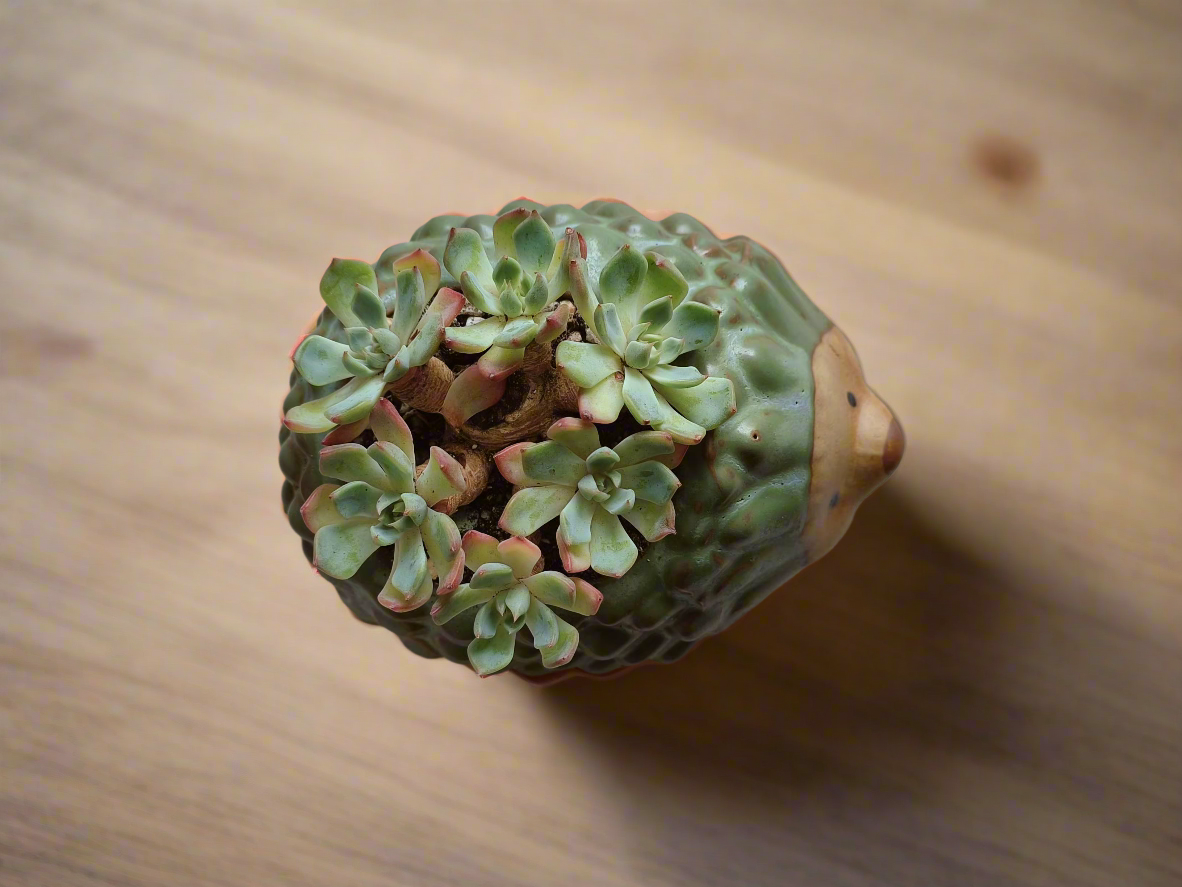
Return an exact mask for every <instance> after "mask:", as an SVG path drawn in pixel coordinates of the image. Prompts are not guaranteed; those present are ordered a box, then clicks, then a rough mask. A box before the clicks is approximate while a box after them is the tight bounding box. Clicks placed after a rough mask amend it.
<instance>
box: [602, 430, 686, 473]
mask: <svg viewBox="0 0 1182 887" xmlns="http://www.w3.org/2000/svg"><path fill="white" fill-rule="evenodd" d="M674 448H675V447H674V444H673V438H671V437H670V436H669V435H668V434H666V433H665V432H663V431H638V432H636V434H629V435H628V436H627V437H626V438H624V439H623V440H622V441H620V442H619V443H618V444H616V445H615V448H614V449H615V451H616V455H617V456H619V457H620V461H619V464H618V465H617V467H618V468H624V467H626V466H628V465H635V464H636V463H637V462H646V461H648V460H649V459H653V458H656V457H657V456H666V455H669V454H670V453H672V452H673V451H674Z"/></svg>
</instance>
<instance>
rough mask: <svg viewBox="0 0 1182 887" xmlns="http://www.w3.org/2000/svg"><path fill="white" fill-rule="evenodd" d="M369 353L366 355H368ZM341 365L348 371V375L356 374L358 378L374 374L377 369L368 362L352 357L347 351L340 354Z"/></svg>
mask: <svg viewBox="0 0 1182 887" xmlns="http://www.w3.org/2000/svg"><path fill="white" fill-rule="evenodd" d="M368 356H369V355H367V357H368ZM341 366H343V367H344V368H345V370H346V371H348V373H349V375H350V376H358V377H360V378H367V377H369V376H376V375H377V374H378V370H377V369H376V368H374V367H371V366H370V365H369V364H368V363H365V362H362V361H360V360H358V359H357V358H356V357H354V356H353V355H352V354H350V353H349V352H347V351H346V352H345V353H344V354H342V355H341Z"/></svg>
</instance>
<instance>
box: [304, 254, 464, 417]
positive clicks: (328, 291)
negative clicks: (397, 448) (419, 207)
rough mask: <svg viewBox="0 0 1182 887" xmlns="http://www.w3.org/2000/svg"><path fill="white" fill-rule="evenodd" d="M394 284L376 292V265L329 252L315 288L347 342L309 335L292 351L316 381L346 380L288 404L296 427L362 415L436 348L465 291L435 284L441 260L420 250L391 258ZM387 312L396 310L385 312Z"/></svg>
mask: <svg viewBox="0 0 1182 887" xmlns="http://www.w3.org/2000/svg"><path fill="white" fill-rule="evenodd" d="M394 271H395V274H396V277H395V286H394V287H393V288H392V289H391V290H390V292H388V293H386V295H385V297H382V296H379V295H378V283H377V278H376V276H375V274H374V270H373V267H372V266H370V265H368V264H366V263H365V262H359V261H355V260H352V259H334V260H333V261H332V264H330V265H329V267H328V270H327V271H325V272H324V277H323V278H321V280H320V295H321V297H322V298H323V299H324V302H325V304H326V305H327V306H328V308H329V310H330V311H332V313H333V314H335V315H336V317H337V319H338V320H339V321H340V322H341V325H342V326H344V328H345V336H346V337H347V339H348V342H347V343H342V342H338V341H336V340H334V339H330V338H328V337H327V336H321V335H312V336H308V337H306V338H305V339H304V340H303V341H301V342H300V343H299V344H298V345H297V346H296V348H295V350H294V351H293V352H292V360H294V361H295V365H296V369H297V370H298V371H299V373H300V375H301V376H303V377H304V378H305V379H306V380H307V381H308V382H310V383H312V384H313V385H331V384H333V383H336V382H341V381H344V380H345V379H348V380H349V381H348V382H346V383H345V384H344V385H342V386H341V387H340V388H338V389H337V390H335V391H333V392H332V393H331V394H328V395H326V396H324V397H321V398H318V399H316V400H312V401H308V402H307V403H303V404H299V405H297V406H294V407H292V408H291V409H290V410H288V412H287V415H286V416H285V417H284V420H283V421H284V423H285V424H286V425H287V427H288V428H290V429H292V430H293V431H300V432H305V433H314V432H321V431H329V430H331V429H332V428H333V427H334V426H336V425H349V424H351V423H354V422H358V421H361V420H363V419H364V418H365V417H366V416H367V415H368V414H369V411H370V410H372V409H373V407H374V404H376V403H377V402H378V400H379V399H380V398H381V396H382V392H383V391H384V390H385V387H386V385H388V384H389V383H391V382H396V381H398V380H399V379H401V378H402V377H403V376H405V375H406V374H407V373H408V372H410V371H411V370H412V369H414V368H416V367H420V366H422V365H423V364H425V363H426V362H427V361H428V360H430V359H431V357H432V356H433V355H434V354H435V352H436V351H437V350H438V349H439V345H440V343H441V342H442V341H443V331H444V330H445V329H446V328H447V327H448V325H449V324H451V322H452V321H453V320H455V318H456V316H457V315H458V314H459V313H460V310H461V309H462V308H463V306H464V297H463V296H462V295H461V294H460V293H458V292H456V291H455V290H452V289H447V288H443V289H439V290H438V292H436V289H437V288H438V287H439V281H440V270H439V263H438V262H437V261H436V260H435V259H434V257H433V256H431V254H430V253H427V252H424V251H422V250H418V251H416V252H415V253H412V254H411V255H409V256H406V257H404V258H403V259H401V260H399V261H398V262H395V263H394ZM388 312H392V314H393V316H392V317H390V318H387V317H386V315H387V313H388Z"/></svg>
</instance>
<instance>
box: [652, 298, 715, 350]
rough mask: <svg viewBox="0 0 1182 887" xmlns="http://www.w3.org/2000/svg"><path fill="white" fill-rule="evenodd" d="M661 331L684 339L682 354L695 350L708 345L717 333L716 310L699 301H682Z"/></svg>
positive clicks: (675, 337) (672, 336)
mask: <svg viewBox="0 0 1182 887" xmlns="http://www.w3.org/2000/svg"><path fill="white" fill-rule="evenodd" d="M661 332H662V333H663V334H664V335H666V336H669V337H671V338H674V339H684V340H685V342H684V344H683V345H682V346H681V353H682V354H685V353H686V352H687V351H696V350H697V349H699V348H704V347H706V346H707V345H709V344H710V343H711V342H713V341H714V338H715V336H717V335H718V311H717V310H716V309H714V308H711V307H710V306H709V305H703V304H702V303H701V302H682V303H681V304H680V305H678V306H677V309H676V310H675V311H674V312H673V318H672V319H671V320H670V321H669V323H667V324H666V325H665V329H663V330H662V331H661Z"/></svg>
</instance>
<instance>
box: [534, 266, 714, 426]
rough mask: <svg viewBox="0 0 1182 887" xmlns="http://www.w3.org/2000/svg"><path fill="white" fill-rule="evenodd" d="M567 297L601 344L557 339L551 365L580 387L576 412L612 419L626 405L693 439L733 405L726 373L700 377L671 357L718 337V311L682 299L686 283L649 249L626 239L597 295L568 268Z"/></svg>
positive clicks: (641, 417) (643, 418)
mask: <svg viewBox="0 0 1182 887" xmlns="http://www.w3.org/2000/svg"><path fill="white" fill-rule="evenodd" d="M569 276H570V287H571V295H572V298H573V299H574V302H575V306H576V308H577V309H578V312H579V314H580V315H581V316H582V317H583V319H584V320H585V321H586V322H587V324H588V325H589V326H590V327H591V330H592V332H594V333H595V337H596V338H597V339H598V340H599V343H600V344H597V343H590V342H574V341H566V342H562V343H561V344H560V345H559V346H558V349H557V351H556V354H555V363H556V365H557V366H558V368H559V369H561V370H562V371H563V372H564V373H565V374H566V375H567V377H568V378H569V379H570V380H571V381H573V382H574V383H575V384H576V385H578V386H579V388H580V389H581V390H580V394H579V412H580V414H581V415H582V416H583V418H585V419H590V420H591V421H593V422H598V423H601V424H602V423H608V422H614V421H615V420H616V418H617V417H618V416H619V415H620V410H621V408H622V407H624V406H625V405H626V406H627V407H628V411H629V412H630V413H631V414H632V416H633V417H634V418H635V419H636V421H638V422H640V423H641V424H643V425H651V426H652V427H653V428H655V429H656V430H658V431H666V432H668V433H669V434H670V435H671V436H672V437H673V439H674V440H675V441H677V442H678V443H684V444H694V443H697V442H698V441H700V440H701V439H702V438H703V437H704V436H705V434H706V432H707V431H708V430H710V429H713V428H717V427H718V426H719V425H721V424H722V423H723V421H725V420H726V419H727V418H729V417H730V416H731V415H733V414H734V412H735V409H736V403H735V387H734V384H733V383H732V382H731V380H730V379H727V378H724V377H721V376H706V375H703V374H702V373H700V372H699V371H698V370H697V369H695V368H694V367H691V366H680V365H678V364H675V363H674V361H675V360H676V359H677V358H678V357H680V356H681V355H683V354H686V353H688V352H690V351H695V350H697V349H699V348H704V347H706V346H707V345H709V344H710V343H711V342H713V341H714V338H715V336H717V335H718V311H717V310H716V309H714V308H711V307H710V306H708V305H704V304H702V303H700V302H687V301H685V297H686V295H687V293H688V292H689V285H688V284H687V283H686V281H685V278H684V277H682V275H681V273H680V272H679V271H678V270H677V268H676V267H675V266H674V265H673V264H672V263H671V262H669V261H667V260H665V259H664V258H662V257H661V256H659V255H658V254H656V253H653V252H647V253H644V254H643V255H642V254H641V253H639V252H637V250H636V249H634V248H633V247H632V246H631V245H630V244H625V245H624V246H623V247H621V248H620V250H619V251H618V252H617V253H616V254H615V255H614V256H612V258H611V259H609V260H608V261H607V263H606V264H605V265H604V266H603V271H602V272H601V273H600V275H599V293H598V296H597V295H596V293H595V292H594V290H593V289H592V288H591V287H590V286H589V285H588V282H587V280H586V276H585V266H584V265H582V264H581V263H575V264H574V265H572V267H571V268H570V270H569Z"/></svg>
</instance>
